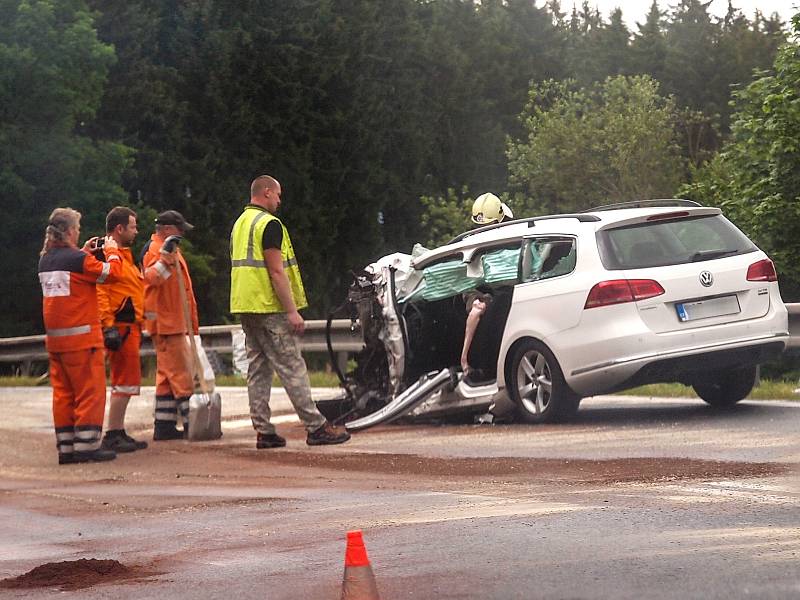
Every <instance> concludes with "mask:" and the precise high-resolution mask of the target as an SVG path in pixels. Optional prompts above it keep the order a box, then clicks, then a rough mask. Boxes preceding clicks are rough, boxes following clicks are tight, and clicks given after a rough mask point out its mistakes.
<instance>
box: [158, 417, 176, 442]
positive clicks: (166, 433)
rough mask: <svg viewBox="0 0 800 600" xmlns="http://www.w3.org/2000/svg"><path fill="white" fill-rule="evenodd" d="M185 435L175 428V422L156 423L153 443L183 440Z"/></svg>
mask: <svg viewBox="0 0 800 600" xmlns="http://www.w3.org/2000/svg"><path fill="white" fill-rule="evenodd" d="M182 439H183V433H181V432H180V431H178V428H177V427H175V422H174V421H156V423H155V428H154V430H153V441H154V442H163V441H165V440H182Z"/></svg>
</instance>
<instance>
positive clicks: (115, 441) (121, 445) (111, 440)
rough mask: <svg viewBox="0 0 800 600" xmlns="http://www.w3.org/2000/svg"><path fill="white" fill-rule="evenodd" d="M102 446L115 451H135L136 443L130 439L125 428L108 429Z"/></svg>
mask: <svg viewBox="0 0 800 600" xmlns="http://www.w3.org/2000/svg"><path fill="white" fill-rule="evenodd" d="M101 447H102V448H103V449H104V450H113V451H114V452H134V451H135V450H136V443H135V442H133V441H128V439H127V438H126V437H125V431H124V430H123V429H111V430H109V431H106V434H105V435H104V436H103V442H102V444H101Z"/></svg>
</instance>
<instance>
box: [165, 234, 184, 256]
mask: <svg viewBox="0 0 800 600" xmlns="http://www.w3.org/2000/svg"><path fill="white" fill-rule="evenodd" d="M182 239H183V238H182V237H181V236H179V235H171V236H169V237H168V238H167V239H166V240H164V245H163V246H162V248H163V250H164V252H168V253H170V254H172V253H173V252H175V249H176V248H177V247H178V244H180V243H181V240H182Z"/></svg>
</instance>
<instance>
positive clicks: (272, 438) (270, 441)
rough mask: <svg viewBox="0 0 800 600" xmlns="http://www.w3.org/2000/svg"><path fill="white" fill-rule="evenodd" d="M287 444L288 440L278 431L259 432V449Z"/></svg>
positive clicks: (257, 441) (257, 442) (257, 438)
mask: <svg viewBox="0 0 800 600" xmlns="http://www.w3.org/2000/svg"><path fill="white" fill-rule="evenodd" d="M285 445H286V440H285V439H284V438H282V437H281V436H279V435H278V434H277V433H259V434H258V436H257V437H256V448H258V449H259V450H263V449H264V448H283V447H284V446H285Z"/></svg>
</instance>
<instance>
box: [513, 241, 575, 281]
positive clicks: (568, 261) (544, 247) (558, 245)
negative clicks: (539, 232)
mask: <svg viewBox="0 0 800 600" xmlns="http://www.w3.org/2000/svg"><path fill="white" fill-rule="evenodd" d="M575 260H576V253H575V239H574V238H567V237H563V238H553V237H550V238H533V239H530V240H528V241H527V244H526V246H525V248H524V249H523V254H522V281H523V282H527V281H539V280H542V279H550V278H552V277H559V276H560V275H566V274H568V273H571V272H572V271H574V270H575Z"/></svg>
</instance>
